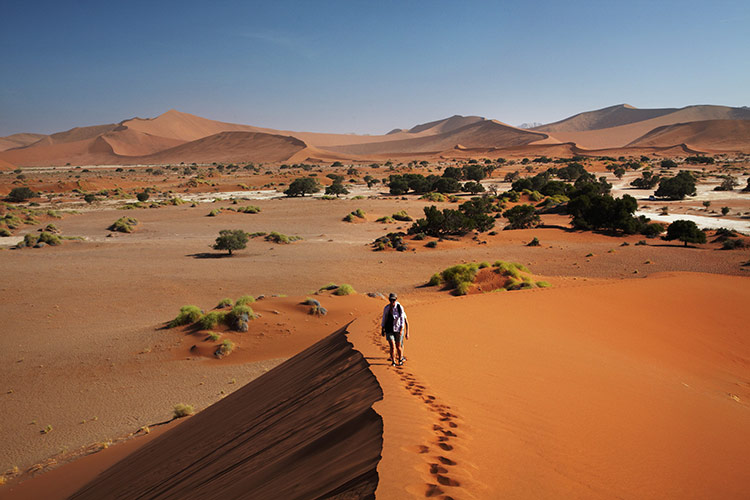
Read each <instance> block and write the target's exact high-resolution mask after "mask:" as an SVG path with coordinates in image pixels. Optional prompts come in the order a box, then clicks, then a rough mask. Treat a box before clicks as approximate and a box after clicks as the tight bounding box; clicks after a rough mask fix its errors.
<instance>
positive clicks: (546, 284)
mask: <svg viewBox="0 0 750 500" xmlns="http://www.w3.org/2000/svg"><path fill="white" fill-rule="evenodd" d="M536 286H537V287H539V288H549V287H551V286H552V285H550V284H549V282H548V281H537V282H536Z"/></svg>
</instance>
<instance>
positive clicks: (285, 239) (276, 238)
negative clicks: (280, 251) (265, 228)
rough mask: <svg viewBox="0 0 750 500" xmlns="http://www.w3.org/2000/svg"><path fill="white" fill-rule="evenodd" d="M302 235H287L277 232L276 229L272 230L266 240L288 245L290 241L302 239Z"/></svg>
mask: <svg viewBox="0 0 750 500" xmlns="http://www.w3.org/2000/svg"><path fill="white" fill-rule="evenodd" d="M301 239H302V237H301V236H287V235H285V234H281V233H277V232H276V231H271V232H270V233H269V234H267V235H266V236H265V240H266V241H270V242H272V243H279V244H282V245H287V244H289V243H292V242H294V241H298V240H301Z"/></svg>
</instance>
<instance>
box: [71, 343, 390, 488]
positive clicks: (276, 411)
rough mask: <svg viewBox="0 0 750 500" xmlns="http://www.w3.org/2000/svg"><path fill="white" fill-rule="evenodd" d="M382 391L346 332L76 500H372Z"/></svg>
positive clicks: (197, 419)
mask: <svg viewBox="0 0 750 500" xmlns="http://www.w3.org/2000/svg"><path fill="white" fill-rule="evenodd" d="M382 396H383V393H382V391H381V389H380V387H379V385H378V383H377V381H376V379H375V377H374V376H373V375H372V373H371V372H370V370H369V369H368V365H367V362H366V361H365V360H364V359H363V357H362V355H361V354H360V353H359V352H357V351H354V350H353V349H352V345H351V344H350V343H349V342H348V341H347V340H346V336H345V335H344V333H343V331H342V330H339V331H338V332H336V333H334V334H332V335H330V336H328V337H326V338H325V339H323V340H321V341H320V342H318V343H316V344H315V345H313V346H311V347H310V348H308V349H306V350H305V351H303V352H301V353H300V354H298V355H297V356H295V357H293V358H291V359H290V360H288V361H286V362H285V363H283V364H282V365H280V366H278V367H276V368H275V369H273V370H271V371H270V372H268V373H267V374H266V375H264V376H262V377H260V378H258V379H256V380H254V381H253V382H251V383H249V384H248V385H246V386H245V387H243V388H242V389H239V390H238V391H236V392H234V393H233V394H231V395H230V396H228V397H226V398H225V399H223V400H221V401H219V402H218V403H215V404H214V405H212V406H210V407H209V408H207V409H206V410H203V411H202V412H200V413H199V414H197V415H195V416H194V417H191V418H190V419H189V420H187V421H186V422H183V423H182V424H180V425H179V426H177V427H176V428H174V429H173V430H171V431H169V432H167V433H165V434H164V435H162V436H159V437H158V438H157V439H155V440H154V441H152V442H151V443H149V444H148V445H146V446H144V447H143V448H141V449H139V450H138V451H136V452H135V453H133V454H132V455H130V456H128V457H126V458H125V459H124V460H122V461H121V462H119V463H117V464H116V465H114V466H113V467H111V468H110V469H108V470H107V471H105V472H104V473H102V474H101V475H99V476H98V477H97V478H96V479H95V480H94V481H92V482H91V483H89V484H88V485H86V486H85V487H83V488H82V489H81V490H79V491H78V492H77V493H75V494H74V495H73V496H72V497H71V498H73V499H86V498H91V499H97V500H98V499H100V498H105V497H106V498H142V497H143V498H145V497H147V498H201V499H207V498H240V497H241V498H366V497H369V496H371V495H372V494H373V492H374V490H375V487H376V486H377V482H378V475H377V472H376V467H377V464H378V461H379V460H380V452H381V446H382V437H381V436H382V428H383V424H382V419H381V417H380V416H379V415H378V414H376V413H375V412H374V410H373V409H372V407H371V406H372V404H373V403H374V402H375V401H377V400H379V399H381V398H382Z"/></svg>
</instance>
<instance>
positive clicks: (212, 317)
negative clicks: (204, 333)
mask: <svg viewBox="0 0 750 500" xmlns="http://www.w3.org/2000/svg"><path fill="white" fill-rule="evenodd" d="M228 314H229V313H227V312H226V311H211V312H209V313H208V314H206V315H204V316H203V317H201V318H200V319H199V320H198V326H199V327H200V329H201V330H211V329H212V328H216V326H217V325H219V324H225V323H226V322H227V315H228Z"/></svg>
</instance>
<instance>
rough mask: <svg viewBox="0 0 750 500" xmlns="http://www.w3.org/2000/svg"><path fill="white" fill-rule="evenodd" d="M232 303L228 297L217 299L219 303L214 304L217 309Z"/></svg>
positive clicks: (229, 305)
mask: <svg viewBox="0 0 750 500" xmlns="http://www.w3.org/2000/svg"><path fill="white" fill-rule="evenodd" d="M233 305H234V301H233V300H232V299H230V298H229V297H227V298H225V299H221V300H220V301H219V305H217V306H216V308H217V309H224V308H225V307H232V306H233Z"/></svg>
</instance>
